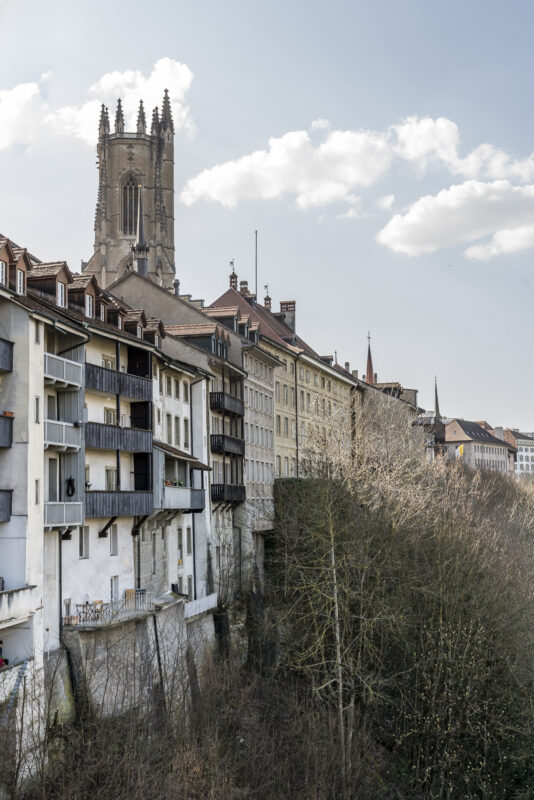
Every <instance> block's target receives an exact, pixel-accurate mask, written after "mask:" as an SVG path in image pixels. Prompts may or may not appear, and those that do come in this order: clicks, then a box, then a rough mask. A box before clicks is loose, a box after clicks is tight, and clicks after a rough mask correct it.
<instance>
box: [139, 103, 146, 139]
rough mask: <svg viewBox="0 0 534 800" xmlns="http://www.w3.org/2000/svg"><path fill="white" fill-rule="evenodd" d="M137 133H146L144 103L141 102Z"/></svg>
mask: <svg viewBox="0 0 534 800" xmlns="http://www.w3.org/2000/svg"><path fill="white" fill-rule="evenodd" d="M137 133H146V117H145V108H144V106H143V101H142V100H140V101H139V111H138V112H137Z"/></svg>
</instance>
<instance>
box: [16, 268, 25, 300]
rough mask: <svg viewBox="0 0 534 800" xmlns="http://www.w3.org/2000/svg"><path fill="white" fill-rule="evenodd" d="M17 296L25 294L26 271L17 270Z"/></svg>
mask: <svg viewBox="0 0 534 800" xmlns="http://www.w3.org/2000/svg"><path fill="white" fill-rule="evenodd" d="M17 294H24V270H23V269H18V270H17Z"/></svg>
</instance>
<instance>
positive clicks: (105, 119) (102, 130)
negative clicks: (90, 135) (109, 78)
mask: <svg viewBox="0 0 534 800" xmlns="http://www.w3.org/2000/svg"><path fill="white" fill-rule="evenodd" d="M106 133H109V115H108V110H107V108H106V106H105V105H104V103H102V106H101V108H100V122H99V123H98V137H99V138H102V136H105V135H106Z"/></svg>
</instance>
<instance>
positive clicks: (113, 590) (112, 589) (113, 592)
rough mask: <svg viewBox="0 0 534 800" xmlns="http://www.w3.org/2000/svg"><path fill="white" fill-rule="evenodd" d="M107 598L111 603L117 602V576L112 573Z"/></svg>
mask: <svg viewBox="0 0 534 800" xmlns="http://www.w3.org/2000/svg"><path fill="white" fill-rule="evenodd" d="M109 583H110V586H109V599H110V600H111V602H112V603H118V602H119V576H118V575H112V576H111V578H110V581H109Z"/></svg>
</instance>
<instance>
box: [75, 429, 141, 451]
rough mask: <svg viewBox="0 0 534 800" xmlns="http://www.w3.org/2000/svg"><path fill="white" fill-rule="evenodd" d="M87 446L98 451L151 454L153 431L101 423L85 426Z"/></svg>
mask: <svg viewBox="0 0 534 800" xmlns="http://www.w3.org/2000/svg"><path fill="white" fill-rule="evenodd" d="M85 446H86V447H87V448H95V449H96V450H124V451H125V452H127V453H151V452H152V431H144V430H142V429H141V428H121V427H120V426H119V425H105V424H103V423H101V422H87V423H86V425H85Z"/></svg>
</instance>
